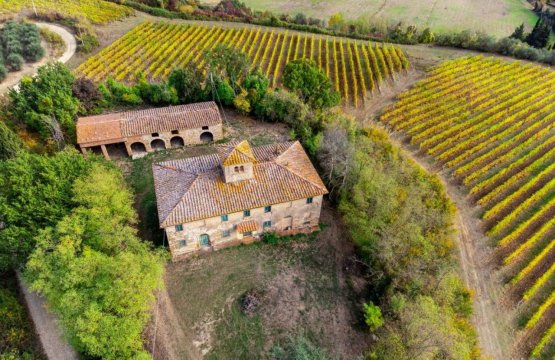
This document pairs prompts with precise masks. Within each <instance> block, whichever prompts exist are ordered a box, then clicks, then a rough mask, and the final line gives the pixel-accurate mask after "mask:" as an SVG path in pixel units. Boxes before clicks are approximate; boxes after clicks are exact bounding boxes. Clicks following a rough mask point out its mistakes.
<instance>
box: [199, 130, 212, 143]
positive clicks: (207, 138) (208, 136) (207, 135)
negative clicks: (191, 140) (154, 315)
mask: <svg viewBox="0 0 555 360" xmlns="http://www.w3.org/2000/svg"><path fill="white" fill-rule="evenodd" d="M200 141H202V142H204V143H209V142H212V141H214V135H212V133H211V132H210V131H205V132H203V133H202V134H200Z"/></svg>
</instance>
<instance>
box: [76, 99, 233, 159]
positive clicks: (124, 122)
mask: <svg viewBox="0 0 555 360" xmlns="http://www.w3.org/2000/svg"><path fill="white" fill-rule="evenodd" d="M222 137H223V130H222V118H221V116H220V112H219V110H218V106H217V105H216V103H215V102H213V101H209V102H203V103H196V104H188V105H179V106H168V107H162V108H153V109H145V110H135V111H125V112H119V113H112V114H104V115H96V116H87V117H81V118H79V119H78V120H77V143H78V144H79V147H80V148H81V151H82V152H83V153H86V152H87V151H93V152H95V153H98V154H102V155H104V157H106V158H107V159H110V157H111V156H115V155H119V154H123V155H127V156H131V157H133V158H136V157H141V156H143V155H145V154H146V153H147V152H151V151H156V150H164V149H169V148H178V147H183V146H185V145H193V144H201V143H207V142H212V141H216V140H220V139H221V138H222Z"/></svg>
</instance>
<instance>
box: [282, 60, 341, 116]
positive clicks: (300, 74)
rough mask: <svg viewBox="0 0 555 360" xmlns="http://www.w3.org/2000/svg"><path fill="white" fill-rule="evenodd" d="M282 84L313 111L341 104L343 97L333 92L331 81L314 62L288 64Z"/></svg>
mask: <svg viewBox="0 0 555 360" xmlns="http://www.w3.org/2000/svg"><path fill="white" fill-rule="evenodd" d="M282 82H283V85H284V86H285V87H286V88H288V89H290V90H291V91H293V92H295V93H296V94H297V95H298V96H299V97H300V98H301V100H303V101H304V102H306V103H307V104H308V105H310V107H312V108H313V109H325V108H330V107H333V106H336V105H338V104H339V103H340V102H341V96H340V95H339V93H338V92H337V91H335V90H333V85H332V83H331V80H330V79H329V78H328V77H327V76H326V73H324V72H323V71H322V70H321V69H319V68H318V67H317V66H316V63H315V62H314V61H312V60H308V59H299V60H294V61H292V62H290V63H288V64H287V65H286V66H285V70H284V71H283V78H282Z"/></svg>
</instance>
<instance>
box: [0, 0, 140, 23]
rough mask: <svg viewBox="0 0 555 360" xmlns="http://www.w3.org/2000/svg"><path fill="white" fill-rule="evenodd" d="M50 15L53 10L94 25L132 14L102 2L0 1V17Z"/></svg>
mask: <svg viewBox="0 0 555 360" xmlns="http://www.w3.org/2000/svg"><path fill="white" fill-rule="evenodd" d="M33 4H34V7H35V8H36V10H37V12H39V13H40V12H44V13H50V12H53V11H54V9H55V11H56V12H59V13H61V14H62V15H64V16H69V17H72V18H86V19H87V20H89V21H90V22H91V23H94V24H105V23H108V22H111V21H114V20H119V19H121V18H123V17H125V16H129V15H131V14H133V10H132V9H131V8H128V7H126V6H122V5H118V4H114V3H111V2H108V1H102V0H33V2H31V1H30V0H0V15H4V14H13V13H18V12H20V11H22V10H25V9H27V10H33Z"/></svg>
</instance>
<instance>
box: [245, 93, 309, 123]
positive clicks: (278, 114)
mask: <svg viewBox="0 0 555 360" xmlns="http://www.w3.org/2000/svg"><path fill="white" fill-rule="evenodd" d="M309 113H310V109H309V108H308V106H306V104H304V103H303V102H302V101H301V100H300V99H299V98H298V96H296V95H295V94H293V93H290V92H288V91H285V90H276V91H269V92H267V93H266V95H264V97H263V98H262V99H261V100H260V101H259V102H258V103H257V104H256V105H255V108H254V114H255V115H256V117H258V118H259V119H261V120H266V121H272V122H283V123H285V124H287V125H289V126H292V127H296V126H298V125H299V124H300V123H303V122H304V121H305V120H306V118H307V117H308V115H309Z"/></svg>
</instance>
